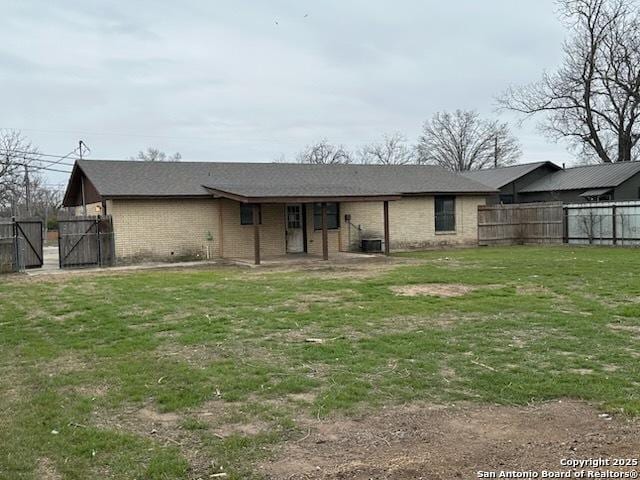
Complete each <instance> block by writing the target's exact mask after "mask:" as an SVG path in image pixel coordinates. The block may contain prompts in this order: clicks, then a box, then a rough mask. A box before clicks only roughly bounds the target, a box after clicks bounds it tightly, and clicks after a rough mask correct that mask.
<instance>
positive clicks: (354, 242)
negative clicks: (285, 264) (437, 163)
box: [107, 196, 485, 260]
mask: <svg viewBox="0 0 640 480" xmlns="http://www.w3.org/2000/svg"><path fill="white" fill-rule="evenodd" d="M484 204H485V197H480V196H458V197H456V232H455V233H454V234H436V233H435V219H434V198H433V197H432V196H427V197H407V198H403V199H402V200H398V201H394V202H389V226H390V236H391V250H395V251H398V250H406V249H415V248H427V247H435V246H443V245H474V244H476V242H477V209H478V205H484ZM382 205H383V204H382V202H346V203H342V204H341V205H340V226H341V228H340V229H338V230H329V232H328V238H329V254H330V255H331V254H332V253H336V252H337V251H349V250H355V249H357V248H358V246H359V245H358V241H359V238H358V233H357V230H356V229H353V228H350V227H349V226H348V224H347V223H346V222H345V220H344V216H345V214H349V215H351V223H352V224H353V225H360V226H361V227H362V233H363V236H365V237H366V236H373V237H379V238H383V237H384V232H383V214H382V211H383V210H382V208H383V207H382ZM306 209H307V250H308V252H309V253H310V254H312V255H321V254H322V232H321V231H319V230H314V228H313V205H311V204H308V205H306ZM107 213H108V214H109V215H112V217H113V226H114V232H115V245H116V255H117V256H118V258H120V259H131V260H133V259H168V258H171V257H184V256H194V255H199V256H200V258H204V257H205V256H206V253H207V247H209V251H210V253H211V256H213V257H218V256H223V257H227V258H252V257H253V248H254V241H253V226H252V225H240V204H239V203H238V202H235V201H233V200H227V199H219V200H216V199H183V200H168V199H167V200H165V199H153V200H109V201H108V202H107ZM209 234H210V235H211V236H212V237H213V239H212V240H211V241H208V240H207V236H208V235H209ZM221 238H222V241H221ZM260 246H261V254H262V256H264V257H268V256H278V255H284V254H285V253H286V233H285V206H284V205H282V204H280V205H275V204H274V205H263V206H262V225H261V226H260Z"/></svg>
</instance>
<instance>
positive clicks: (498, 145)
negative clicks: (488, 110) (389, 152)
mask: <svg viewBox="0 0 640 480" xmlns="http://www.w3.org/2000/svg"><path fill="white" fill-rule="evenodd" d="M416 154H417V157H418V161H419V163H427V164H432V165H439V166H440V167H443V168H446V169H448V170H451V171H454V172H463V171H467V170H479V169H482V168H488V167H492V166H496V165H497V166H505V165H509V164H512V163H514V162H515V161H516V160H517V159H518V157H520V155H521V151H520V145H519V144H518V141H517V139H516V138H515V137H514V136H513V135H511V132H510V131H509V127H508V125H507V124H506V123H499V122H497V121H490V120H483V119H481V118H480V115H479V114H478V112H476V111H462V110H456V111H455V112H454V113H449V112H438V113H436V114H434V115H433V118H432V119H431V120H428V121H426V122H425V124H424V128H423V132H422V135H421V136H420V139H419V141H418V145H417V146H416Z"/></svg>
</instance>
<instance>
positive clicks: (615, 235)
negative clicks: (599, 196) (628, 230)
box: [611, 205, 618, 245]
mask: <svg viewBox="0 0 640 480" xmlns="http://www.w3.org/2000/svg"><path fill="white" fill-rule="evenodd" d="M617 210H618V208H617V206H616V205H614V206H612V207H611V216H612V217H613V220H612V228H611V231H612V233H613V244H614V245H617V244H618V226H617V225H616V223H617V221H616V217H617V213H618V212H617Z"/></svg>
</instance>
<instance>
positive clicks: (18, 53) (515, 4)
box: [0, 0, 573, 183]
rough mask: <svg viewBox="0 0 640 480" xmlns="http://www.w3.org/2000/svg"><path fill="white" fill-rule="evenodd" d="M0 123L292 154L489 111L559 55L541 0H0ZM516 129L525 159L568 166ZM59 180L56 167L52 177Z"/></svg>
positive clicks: (126, 151) (104, 146) (92, 138)
mask: <svg viewBox="0 0 640 480" xmlns="http://www.w3.org/2000/svg"><path fill="white" fill-rule="evenodd" d="M0 5H1V6H2V28H1V29H0V64H1V65H2V67H1V68H0V82H1V85H0V86H1V89H0V92H1V93H0V95H1V99H2V102H1V104H0V128H17V129H21V130H22V131H23V133H24V134H25V135H27V136H28V137H30V138H31V139H32V140H33V142H34V143H35V144H36V145H37V146H38V147H39V148H40V150H41V151H42V152H45V153H53V154H65V153H67V152H69V151H70V150H72V149H73V148H74V147H75V146H76V145H77V142H78V140H79V139H83V140H84V141H85V142H86V143H87V145H88V146H89V147H90V148H91V156H92V157H94V158H128V157H129V156H130V155H135V154H136V152H137V151H138V150H141V149H144V148H145V147H147V146H156V147H158V148H160V149H162V150H164V151H166V152H167V153H173V152H175V151H179V152H180V153H181V154H182V157H183V159H184V160H209V161H265V162H269V161H273V160H275V159H280V158H282V157H284V158H285V159H287V160H290V161H293V160H294V159H295V154H296V152H297V151H299V150H300V149H301V148H302V147H304V146H305V145H306V144H308V143H311V142H313V141H314V140H316V139H319V138H323V137H324V138H327V139H328V140H329V141H330V142H334V143H342V144H344V145H346V146H347V147H349V148H353V149H356V148H357V147H358V146H359V145H361V144H363V143H366V142H369V141H372V140H376V139H378V138H379V137H381V135H382V134H383V133H384V132H395V131H400V132H403V133H405V134H406V135H407V137H408V138H409V139H410V140H411V141H412V142H413V141H415V140H416V138H417V136H418V134H419V131H420V129H421V126H422V123H423V122H424V120H425V119H427V118H429V117H430V116H431V115H432V114H433V113H434V112H436V111H440V110H455V109H457V108H461V109H477V110H479V111H480V112H481V113H482V114H483V115H486V116H487V117H492V118H493V117H496V118H501V119H503V120H505V121H511V122H513V120H514V119H513V118H512V117H509V116H508V115H504V114H502V115H498V114H497V113H496V112H495V111H494V107H495V101H494V98H495V96H496V95H497V94H499V93H500V92H501V91H503V90H504V89H505V88H506V87H508V86H509V85H510V84H521V83H527V82H530V81H533V80H536V79H538V78H539V77H540V75H541V73H542V71H543V70H544V69H548V70H551V69H553V68H554V66H556V65H557V64H558V63H559V61H560V56H561V44H562V41H563V39H564V31H563V29H562V26H561V25H560V24H559V22H558V21H557V19H556V17H555V14H554V2H553V0H528V1H521V0H517V1H514V0H483V1H480V0H447V1H443V0H437V1H436V0H407V1H402V0H396V1H390V0H388V1H382V0H362V1H351V0H341V1H337V0H336V1H333V0H329V1H327V0H318V1H315V2H310V1H302V0H295V1H293V0H290V1H283V0H270V1H268V2H265V1H257V0H254V1H248V0H247V1H242V0H236V1H234V2H230V1H229V2H222V1H213V0H208V1H205V0H201V1H193V0H181V1H179V2H175V1H174V2H164V1H158V0H154V1H147V0H142V1H141V0H138V1H135V2H132V1H124V0H109V1H100V2H97V1H91V0H77V1H73V0H56V1H55V2H45V1H36V0H20V1H15V0H0ZM513 131H514V133H515V134H516V135H517V136H518V137H519V138H520V141H521V143H522V146H523V152H524V155H523V158H522V161H523V162H524V161H526V162H528V161H536V160H554V161H557V162H560V163H561V162H563V161H564V162H567V163H571V162H572V161H573V158H572V157H571V155H570V154H569V153H567V152H566V150H565V147H564V145H561V144H559V145H557V144H554V143H552V142H550V141H549V140H547V139H545V138H544V137H542V136H541V135H540V134H538V133H537V131H536V128H535V122H532V123H528V124H526V125H525V126H523V127H522V128H519V127H518V126H517V125H515V122H513ZM49 179H50V182H52V183H57V182H64V181H66V176H65V175H64V174H50V177H49Z"/></svg>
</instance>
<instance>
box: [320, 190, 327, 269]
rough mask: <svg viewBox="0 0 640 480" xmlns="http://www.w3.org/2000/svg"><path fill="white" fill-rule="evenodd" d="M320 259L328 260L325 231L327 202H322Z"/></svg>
mask: <svg viewBox="0 0 640 480" xmlns="http://www.w3.org/2000/svg"><path fill="white" fill-rule="evenodd" d="M321 211H322V259H323V260H329V234H328V232H327V202H322V205H321Z"/></svg>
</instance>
